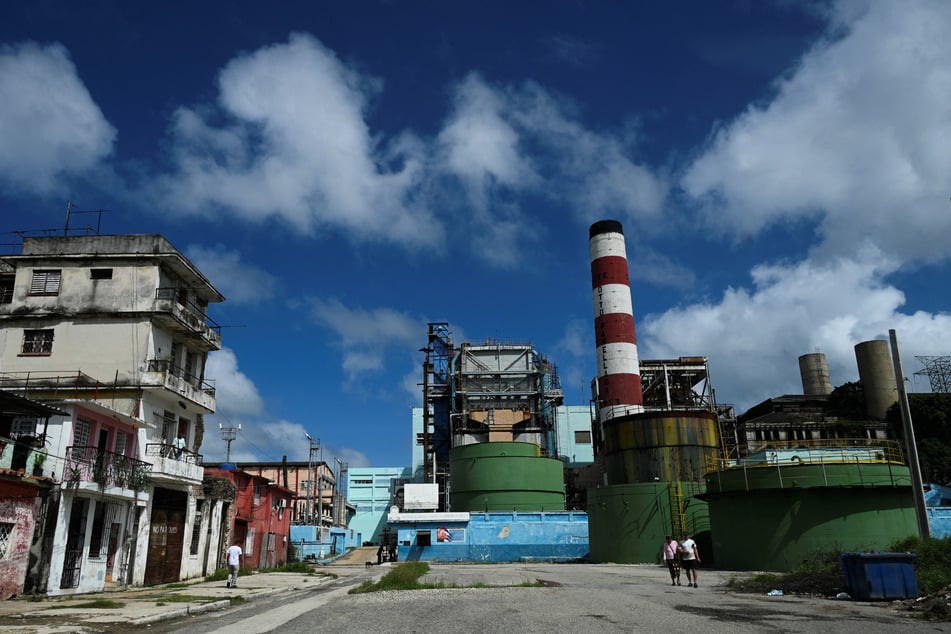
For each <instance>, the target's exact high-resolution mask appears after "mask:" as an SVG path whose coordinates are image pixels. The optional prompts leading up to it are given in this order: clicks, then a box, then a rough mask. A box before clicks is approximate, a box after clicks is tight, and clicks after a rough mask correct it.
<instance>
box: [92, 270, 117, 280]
mask: <svg viewBox="0 0 951 634" xmlns="http://www.w3.org/2000/svg"><path fill="white" fill-rule="evenodd" d="M89 277H91V278H92V279H94V280H111V279H112V269H90V270H89Z"/></svg>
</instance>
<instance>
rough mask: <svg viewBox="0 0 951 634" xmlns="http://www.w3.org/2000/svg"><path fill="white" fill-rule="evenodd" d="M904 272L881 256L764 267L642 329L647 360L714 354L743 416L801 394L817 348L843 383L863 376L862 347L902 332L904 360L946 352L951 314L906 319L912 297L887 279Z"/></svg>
mask: <svg viewBox="0 0 951 634" xmlns="http://www.w3.org/2000/svg"><path fill="white" fill-rule="evenodd" d="M895 266H896V265H895V263H894V262H893V261H889V260H887V259H886V258H884V257H883V256H882V254H881V253H880V252H879V251H877V250H875V249H866V250H864V251H862V252H861V253H860V254H859V255H858V257H856V258H854V259H853V258H838V259H835V260H832V261H829V262H826V263H817V262H815V261H810V260H805V261H801V262H797V263H791V264H773V265H760V266H757V267H755V268H754V269H753V270H752V272H751V277H752V287H751V288H745V287H736V288H729V289H728V290H727V291H725V292H724V293H723V296H722V297H721V298H720V299H719V301H715V302H709V303H704V304H694V305H690V306H685V307H682V308H677V309H673V310H670V311H667V312H665V313H662V314H654V315H648V316H647V317H646V318H645V320H644V321H643V322H642V323H641V324H640V325H639V327H638V334H639V338H638V342H639V344H640V347H641V356H643V357H644V358H670V357H676V356H679V355H692V354H701V355H705V356H707V357H708V358H709V359H710V367H711V374H712V379H713V384H714V387H715V388H716V390H717V393H718V394H719V395H720V398H719V400H720V401H722V402H729V403H733V404H734V405H736V406H737V407H738V411H743V409H745V408H747V407H749V406H750V405H753V404H755V403H757V402H759V401H761V400H764V399H766V398H769V397H771V396H776V395H777V394H783V393H793V394H797V393H799V394H801V393H802V385H801V382H800V379H799V368H798V362H797V360H798V358H799V356H800V355H803V354H808V353H811V352H814V351H816V350H819V351H821V352H824V353H825V354H826V356H827V358H828V361H829V368H830V373H831V376H832V382H833V384H834V385H841V384H843V383H845V382H847V381H854V380H856V379H857V370H856V367H855V354H854V346H855V344H857V343H860V342H862V341H867V340H870V339H883V338H887V337H888V331H889V330H890V329H893V328H894V329H895V330H896V331H897V333H898V337H899V342H900V344H901V354H902V357H903V359H904V358H906V357H907V358H908V360H909V361H910V360H911V358H912V357H913V356H914V355H928V354H940V353H941V350H942V347H943V346H945V345H946V342H947V340H948V333H949V332H951V315H949V314H946V313H940V314H929V313H925V312H916V313H914V314H910V315H909V314H904V313H902V312H901V310H900V309H901V307H902V305H903V304H904V302H905V297H904V294H903V293H902V292H901V291H900V290H899V289H897V288H895V287H894V286H892V285H890V284H888V283H887V282H886V281H885V280H886V276H887V275H888V274H889V273H891V272H893V271H894V269H895ZM945 352H947V351H945ZM906 366H908V363H907V362H906ZM909 371H910V370H909Z"/></svg>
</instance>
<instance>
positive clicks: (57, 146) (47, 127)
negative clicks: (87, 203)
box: [0, 42, 116, 195]
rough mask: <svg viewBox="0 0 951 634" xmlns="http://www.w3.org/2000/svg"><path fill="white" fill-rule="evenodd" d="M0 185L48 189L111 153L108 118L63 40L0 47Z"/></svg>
mask: <svg viewBox="0 0 951 634" xmlns="http://www.w3.org/2000/svg"><path fill="white" fill-rule="evenodd" d="M0 103H2V104H3V107H2V108H0V139H3V142H2V143H0V186H2V187H4V188H7V189H9V190H11V191H19V192H26V193H31V194H41V195H42V194H48V193H50V192H54V191H58V190H60V189H61V188H62V187H63V186H64V179H66V178H68V177H70V176H81V175H84V174H88V173H89V172H90V171H92V170H95V169H96V168H97V167H99V166H100V165H101V164H102V161H103V160H104V159H106V158H108V157H109V156H110V155H111V154H112V150H113V144H114V142H115V139H116V131H115V129H114V128H113V127H112V126H111V125H110V124H109V122H108V121H106V119H105V117H104V116H103V114H102V111H101V110H100V109H99V107H98V106H97V105H96V103H95V101H93V98H92V96H91V95H90V94H89V91H88V90H86V86H85V85H84V84H83V82H82V80H81V79H80V78H79V75H78V73H77V72H76V67H75V66H74V65H73V62H72V60H70V58H69V53H68V52H67V51H66V49H65V48H64V47H63V46H62V45H60V44H49V45H45V46H43V45H40V44H37V43H34V42H25V43H22V44H17V45H13V46H0Z"/></svg>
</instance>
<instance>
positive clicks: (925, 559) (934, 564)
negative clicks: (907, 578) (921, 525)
mask: <svg viewBox="0 0 951 634" xmlns="http://www.w3.org/2000/svg"><path fill="white" fill-rule="evenodd" d="M892 552H896V553H915V577H916V578H917V579H918V592H919V593H920V594H922V595H926V594H935V593H937V592H940V591H941V590H943V589H944V588H945V587H947V586H948V585H951V540H949V539H925V540H922V539H919V538H918V537H909V538H908V539H903V540H901V541H899V542H896V543H894V544H892Z"/></svg>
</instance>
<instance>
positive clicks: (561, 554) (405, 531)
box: [391, 512, 589, 562]
mask: <svg viewBox="0 0 951 634" xmlns="http://www.w3.org/2000/svg"><path fill="white" fill-rule="evenodd" d="M406 515H407V514H403V517H405V516H406ZM421 515H425V514H421ZM391 526H392V527H395V528H396V529H397V540H398V543H399V545H398V549H397V553H398V554H397V557H398V559H399V561H473V562H518V561H527V560H538V561H577V560H583V559H586V558H587V557H588V551H589V546H588V516H587V515H586V514H585V513H572V512H564V513H472V514H470V517H469V520H468V521H418V522H407V521H402V520H401V521H400V522H391ZM421 534H423V535H424V536H425V537H426V538H428V539H429V545H424V543H425V539H421Z"/></svg>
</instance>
